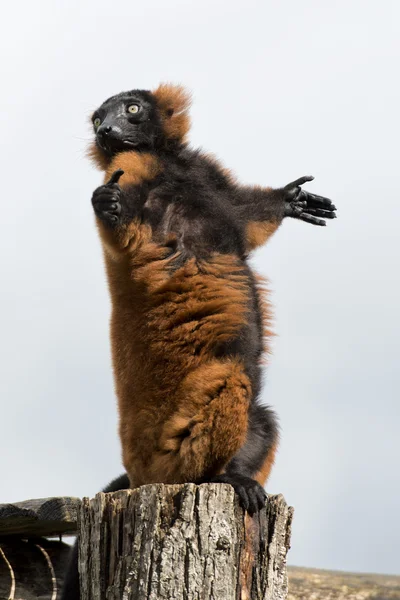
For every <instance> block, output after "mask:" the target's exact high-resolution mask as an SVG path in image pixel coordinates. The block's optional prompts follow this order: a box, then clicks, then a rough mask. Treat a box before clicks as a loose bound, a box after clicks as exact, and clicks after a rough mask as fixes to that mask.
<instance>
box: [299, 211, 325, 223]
mask: <svg viewBox="0 0 400 600" xmlns="http://www.w3.org/2000/svg"><path fill="white" fill-rule="evenodd" d="M298 218H300V219H301V220H302V221H305V222H306V223H311V224H312V225H322V226H324V225H326V223H325V221H323V220H322V219H317V217H314V216H313V215H310V214H308V213H304V212H303V213H302V214H301V215H300V217H298Z"/></svg>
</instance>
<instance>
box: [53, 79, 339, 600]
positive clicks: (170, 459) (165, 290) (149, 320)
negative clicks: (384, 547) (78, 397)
mask: <svg viewBox="0 0 400 600" xmlns="http://www.w3.org/2000/svg"><path fill="white" fill-rule="evenodd" d="M189 105H190V101H189V95H188V94H187V93H186V92H185V90H184V89H183V88H182V87H179V86H172V85H166V84H162V85H160V86H159V87H158V89H156V90H155V91H154V92H149V91H144V90H133V91H129V92H122V93H120V94H117V95H116V96H112V97H111V98H109V99H108V100H106V101H105V102H104V103H103V104H102V105H101V106H100V108H98V109H97V110H96V111H95V112H94V114H93V116H92V123H93V128H94V136H95V139H94V142H93V145H92V147H91V149H90V155H91V158H92V159H93V161H94V162H95V164H96V165H97V166H98V167H100V169H101V170H102V171H104V185H101V186H100V187H98V188H97V189H96V190H95V191H94V193H93V197H92V204H93V209H94V213H95V216H96V223H97V227H98V231H99V234H100V238H101V243H102V247H103V251H104V260H105V266H106V271H107V276H108V284H109V290H110V295H111V300H112V316H111V347H112V359H113V369H114V378H115V386H116V394H117V398H118V407H119V433H120V438H121V443H122V456H123V463H124V466H125V469H126V473H127V475H124V476H121V477H120V478H119V479H118V480H116V481H114V482H113V483H112V484H110V486H109V487H108V488H106V490H105V491H110V490H116V489H123V488H128V487H130V488H136V487H138V486H141V485H143V484H149V483H166V484H169V483H171V484H172V483H184V482H194V483H198V484H200V483H202V482H223V483H229V484H230V485H232V486H233V488H234V490H235V492H236V493H237V495H238V498H239V501H240V503H241V505H242V506H243V508H244V509H245V510H247V511H248V512H249V513H250V514H254V513H255V512H257V511H258V510H260V509H261V507H263V506H264V504H265V497H266V495H265V492H264V489H263V486H264V484H265V482H266V480H267V478H268V476H269V473H270V471H271V468H272V465H273V462H274V457H275V452H276V448H277V443H278V426H277V420H276V417H275V414H274V412H273V411H272V410H271V409H270V408H268V407H266V406H264V405H261V404H260V403H259V400H258V398H259V394H260V387H261V379H260V373H261V362H262V358H263V356H264V354H265V353H266V352H267V351H268V347H267V342H268V336H269V325H270V313H269V306H268V302H267V299H266V296H265V288H264V286H263V284H262V282H260V280H259V279H258V278H257V276H256V275H255V274H254V272H253V270H252V269H251V268H250V266H249V263H248V256H249V254H250V252H251V251H252V250H254V249H255V248H257V247H259V246H261V245H262V244H264V243H265V242H266V241H267V240H268V239H269V237H270V236H271V235H272V234H273V233H274V232H275V231H276V229H277V228H278V227H279V225H280V224H281V222H282V220H283V219H284V218H285V217H293V218H296V219H300V220H302V221H305V222H308V223H312V224H314V225H325V224H326V221H325V220H324V219H331V218H334V217H335V216H336V214H335V211H336V208H335V206H333V204H332V202H331V201H330V200H328V199H327V198H324V197H322V196H317V195H315V194H311V193H309V192H306V191H305V190H303V189H302V188H301V185H302V184H304V183H306V182H307V181H311V180H312V179H313V178H312V177H301V178H300V179H297V180H296V181H294V182H292V183H289V184H288V185H286V186H285V187H283V188H279V189H271V188H261V187H253V186H243V185H240V184H238V183H237V181H236V180H235V179H234V177H233V175H232V174H231V173H230V172H229V171H227V170H226V169H224V168H223V167H222V166H221V165H220V164H219V162H218V161H217V160H216V159H215V158H213V157H211V156H210V155H207V154H205V153H204V152H202V151H200V150H193V149H192V148H190V147H189V145H188V143H187V134H188V131H189V125H190V123H189V115H188V110H189ZM74 552H75V554H74V558H73V560H72V563H71V568H70V574H69V576H68V578H69V583H68V578H67V584H66V588H65V589H66V590H67V591H65V592H64V598H70V599H72V598H79V590H78V589H77V587H76V585H77V584H76V582H77V565H76V562H77V554H76V552H77V551H76V548H75V551H74ZM74 574H75V575H74ZM74 576H75V583H74V580H73V578H74ZM68 585H70V588H68ZM74 586H75V587H74ZM71 590H75V592H74V591H71ZM74 594H75V595H74Z"/></svg>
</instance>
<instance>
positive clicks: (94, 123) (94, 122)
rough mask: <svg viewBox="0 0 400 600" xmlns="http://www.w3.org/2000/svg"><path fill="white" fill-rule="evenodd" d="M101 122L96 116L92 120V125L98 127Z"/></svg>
mask: <svg viewBox="0 0 400 600" xmlns="http://www.w3.org/2000/svg"><path fill="white" fill-rule="evenodd" d="M100 123H101V119H100V118H99V117H96V118H95V120H94V121H93V125H94V126H95V127H98V126H99V125H100Z"/></svg>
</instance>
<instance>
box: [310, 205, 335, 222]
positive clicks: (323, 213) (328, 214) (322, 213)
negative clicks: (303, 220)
mask: <svg viewBox="0 0 400 600" xmlns="http://www.w3.org/2000/svg"><path fill="white" fill-rule="evenodd" d="M306 212H307V214H309V215H315V216H317V217H324V219H336V214H335V213H334V212H332V211H329V210H323V209H322V208H310V207H307V211H306Z"/></svg>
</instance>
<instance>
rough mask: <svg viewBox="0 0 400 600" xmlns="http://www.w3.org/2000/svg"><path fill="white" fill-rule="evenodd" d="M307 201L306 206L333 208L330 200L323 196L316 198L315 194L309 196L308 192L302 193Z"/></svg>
mask: <svg viewBox="0 0 400 600" xmlns="http://www.w3.org/2000/svg"><path fill="white" fill-rule="evenodd" d="M303 194H304V196H305V197H306V199H307V202H308V204H317V205H321V206H329V207H331V206H333V204H332V200H330V199H329V198H325V196H317V194H310V192H303Z"/></svg>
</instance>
